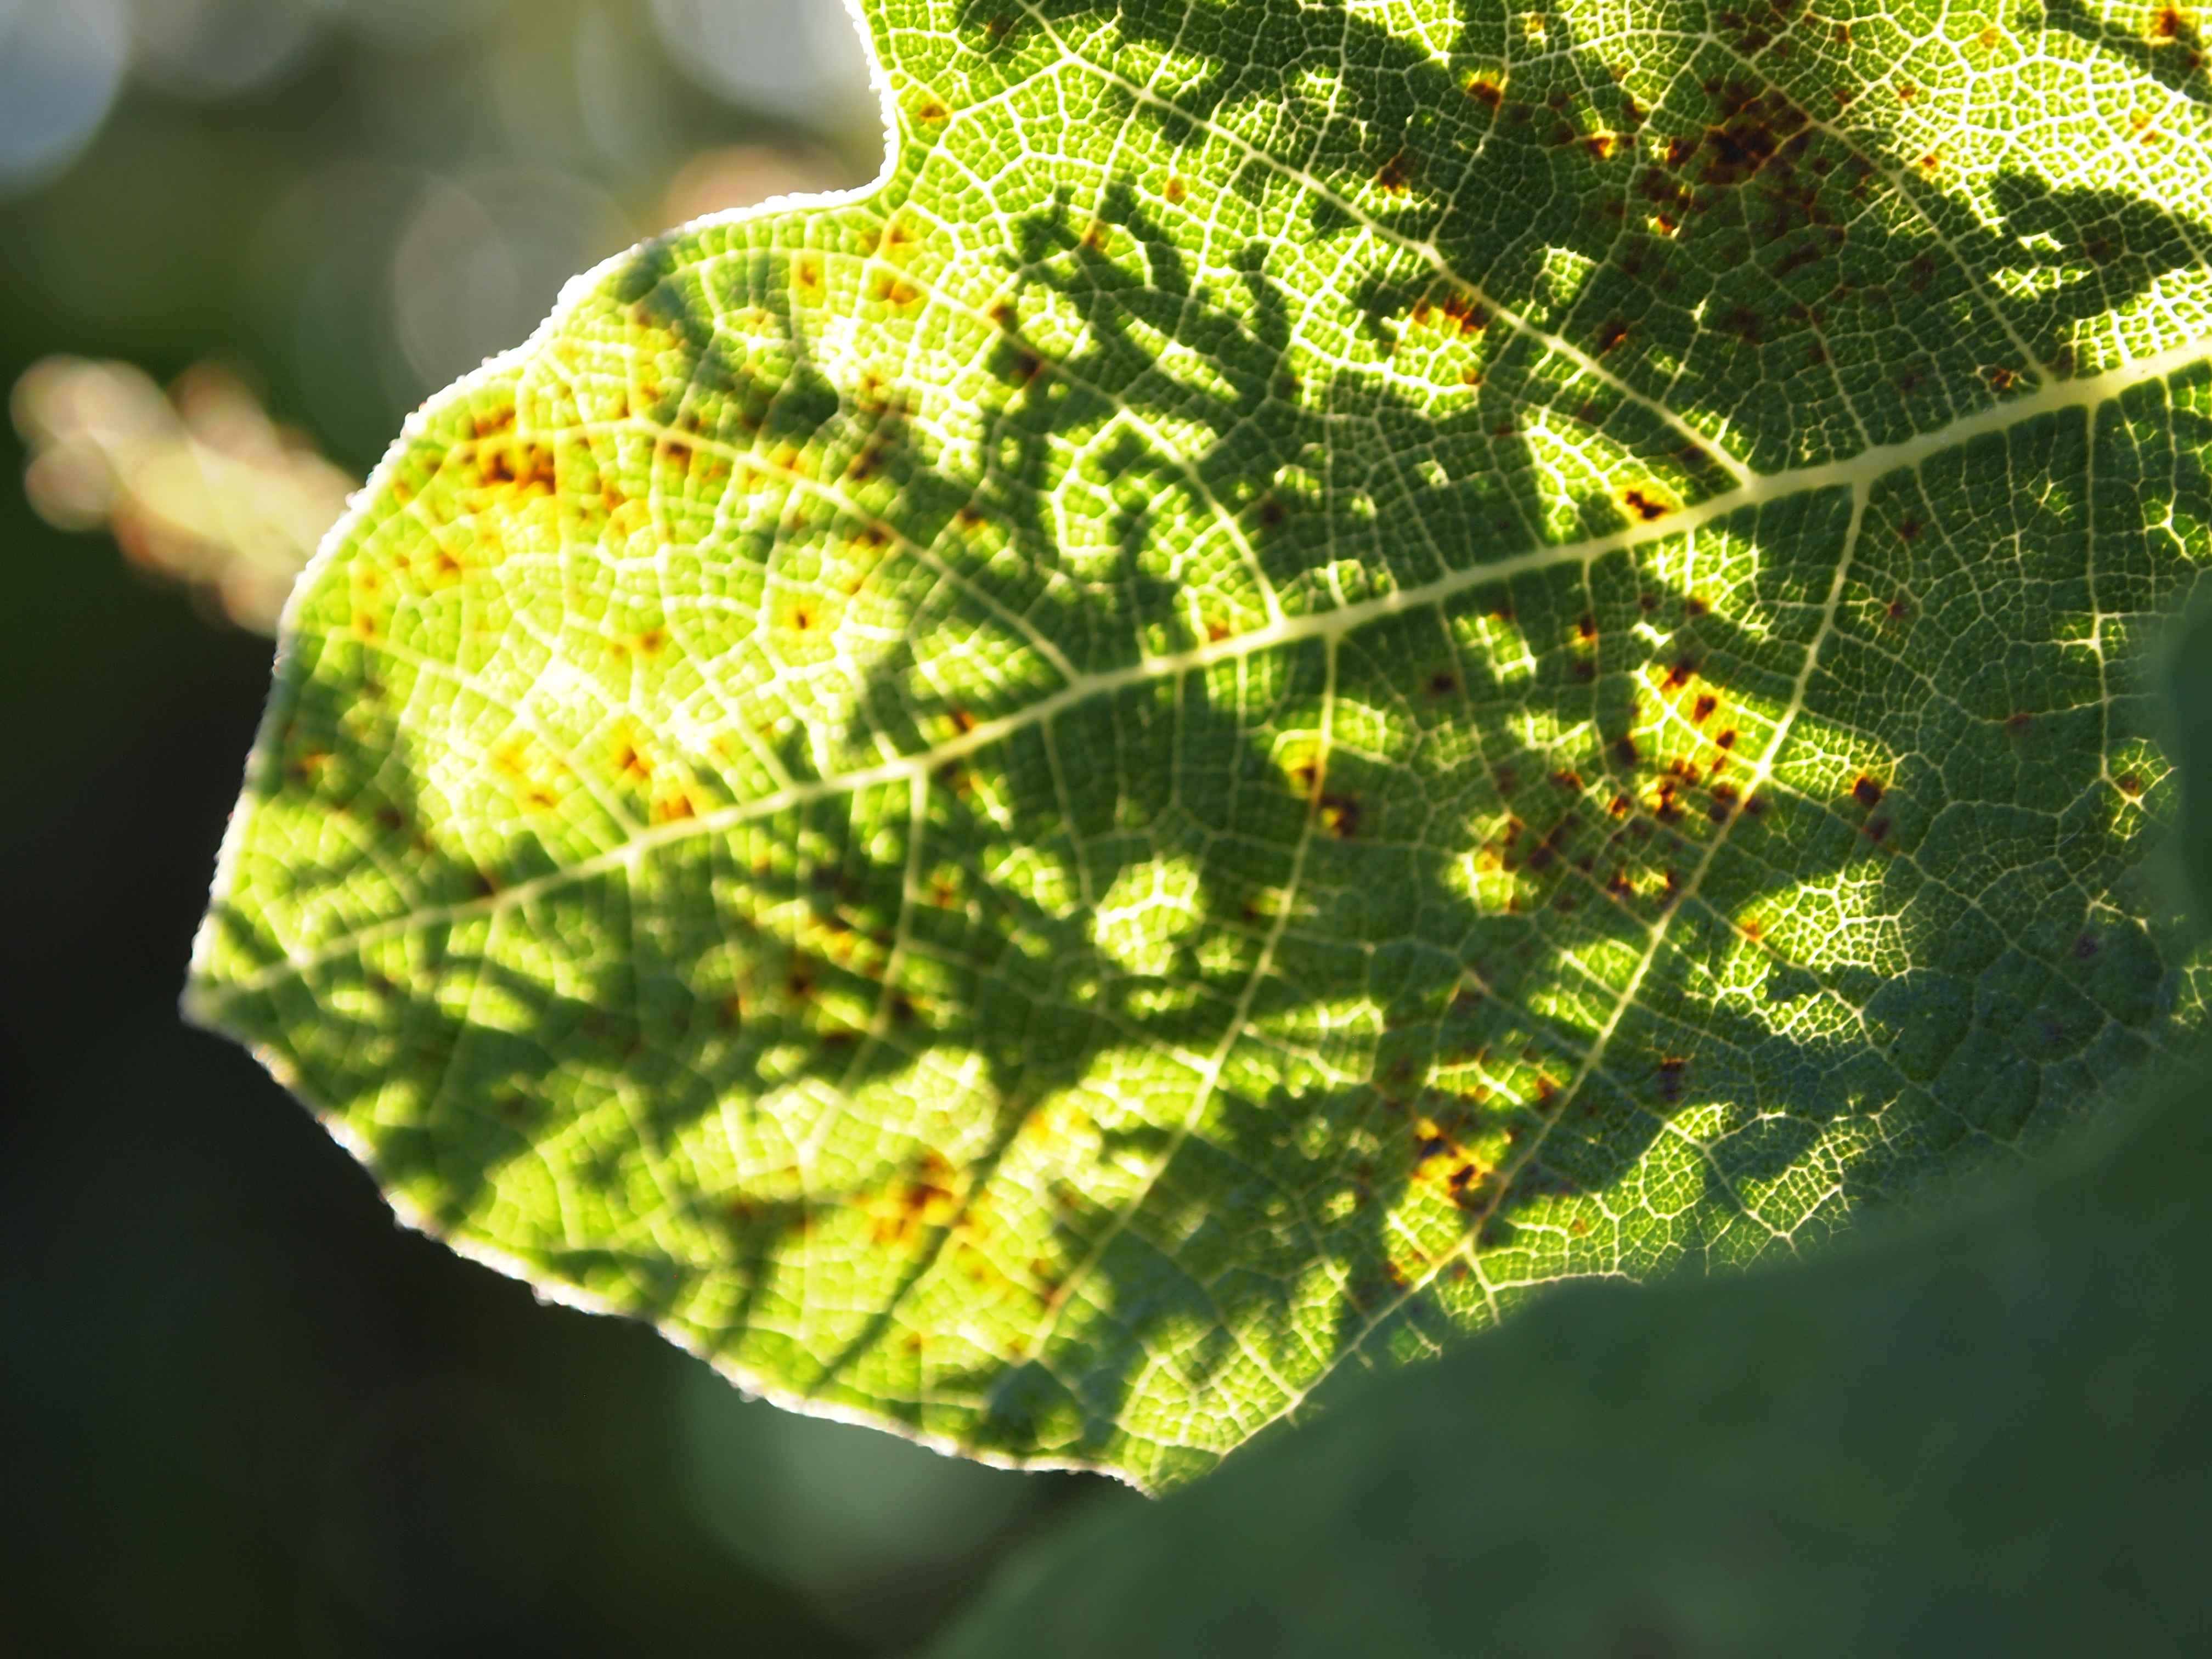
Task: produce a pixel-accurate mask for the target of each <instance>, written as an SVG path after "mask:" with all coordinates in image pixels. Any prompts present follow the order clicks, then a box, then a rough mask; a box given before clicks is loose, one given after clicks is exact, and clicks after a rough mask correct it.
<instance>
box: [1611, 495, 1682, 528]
mask: <svg viewBox="0 0 2212 1659" xmlns="http://www.w3.org/2000/svg"><path fill="white" fill-rule="evenodd" d="M1620 502H1621V505H1622V506H1623V507H1626V508H1627V509H1628V510H1629V511H1630V512H1631V513H1634V514H1635V515H1636V516H1637V517H1638V518H1639V519H1641V520H1643V521H1644V523H1646V524H1650V522H1651V521H1652V520H1654V519H1663V518H1665V517H1666V516H1667V515H1668V513H1672V512H1673V511H1674V504H1673V503H1672V502H1671V501H1667V500H1665V499H1664V498H1662V496H1660V495H1658V494H1657V493H1656V492H1647V491H1645V490H1642V489H1630V490H1627V491H1626V492H1624V493H1623V495H1621V498H1620Z"/></svg>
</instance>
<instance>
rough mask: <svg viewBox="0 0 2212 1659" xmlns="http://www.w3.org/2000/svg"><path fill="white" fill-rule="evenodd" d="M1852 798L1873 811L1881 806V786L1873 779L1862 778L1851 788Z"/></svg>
mask: <svg viewBox="0 0 2212 1659" xmlns="http://www.w3.org/2000/svg"><path fill="white" fill-rule="evenodd" d="M1851 798H1852V799H1854V800H1856V801H1857V802H1858V804H1859V805H1862V806H1863V807H1866V808H1868V809H1869V811H1871V810H1872V809H1873V808H1875V807H1876V806H1879V805H1881V785H1880V784H1878V783H1876V782H1875V781H1874V780H1873V779H1872V778H1861V779H1860V780H1859V781H1857V783H1855V784H1853V785H1852V786H1851Z"/></svg>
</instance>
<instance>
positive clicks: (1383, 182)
mask: <svg viewBox="0 0 2212 1659" xmlns="http://www.w3.org/2000/svg"><path fill="white" fill-rule="evenodd" d="M1375 182H1376V184H1377V185H1380V186H1381V187H1382V188H1383V189H1384V190H1386V191H1389V193H1390V194H1391V195H1393V196H1398V195H1402V194H1403V193H1404V192H1405V189H1406V186H1407V185H1410V184H1412V183H1413V158H1412V157H1411V156H1409V155H1407V154H1406V152H1405V151H1404V150H1402V149H1401V150H1400V151H1399V152H1398V153H1397V154H1396V155H1393V156H1392V157H1391V158H1390V159H1389V161H1385V162H1384V163H1383V165H1382V166H1381V167H1379V168H1377V169H1376V173H1375Z"/></svg>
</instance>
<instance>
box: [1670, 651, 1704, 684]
mask: <svg viewBox="0 0 2212 1659" xmlns="http://www.w3.org/2000/svg"><path fill="white" fill-rule="evenodd" d="M1697 671H1698V665H1697V664H1696V663H1694V662H1692V660H1691V659H1689V658H1687V657H1677V658H1675V659H1674V666H1673V667H1672V668H1669V669H1668V671H1667V689H1668V690H1669V691H1679V690H1681V689H1682V688H1683V687H1684V686H1686V685H1687V684H1689V683H1690V681H1691V680H1692V678H1695V677H1696V674H1697Z"/></svg>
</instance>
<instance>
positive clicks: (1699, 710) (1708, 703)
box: [1690, 691, 1721, 726]
mask: <svg viewBox="0 0 2212 1659" xmlns="http://www.w3.org/2000/svg"><path fill="white" fill-rule="evenodd" d="M1720 706H1721V700H1720V699H1719V698H1718V697H1717V696H1713V694H1712V693H1711V692H1710V691H1707V692H1703V693H1701V694H1700V695H1699V698H1698V701H1697V703H1696V705H1695V706H1694V707H1693V708H1692V709H1691V710H1690V714H1691V718H1692V720H1694V721H1695V722H1696V723H1697V724H1698V725H1699V726H1703V725H1704V724H1705V722H1706V721H1707V720H1711V718H1712V717H1713V710H1715V709H1716V708H1719V707H1720Z"/></svg>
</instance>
